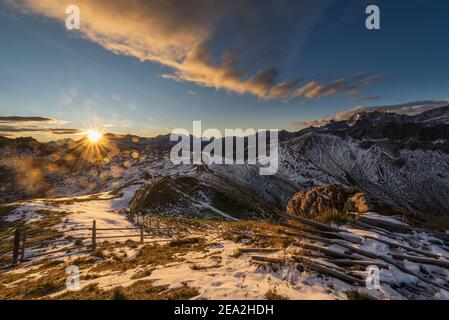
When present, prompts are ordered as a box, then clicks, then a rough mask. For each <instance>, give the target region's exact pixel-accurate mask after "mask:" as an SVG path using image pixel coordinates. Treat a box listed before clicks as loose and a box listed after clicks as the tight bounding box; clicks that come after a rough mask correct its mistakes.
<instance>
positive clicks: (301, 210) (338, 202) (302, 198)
mask: <svg viewBox="0 0 449 320" xmlns="http://www.w3.org/2000/svg"><path fill="white" fill-rule="evenodd" d="M333 209H336V210H338V211H342V212H356V213H365V212H368V211H370V210H372V207H371V202H370V201H369V199H368V197H367V196H366V195H365V194H364V193H360V192H357V191H356V190H353V189H350V188H345V187H343V186H340V185H333V184H332V185H325V186H318V187H313V188H311V189H309V190H307V191H300V192H298V193H296V194H295V195H294V196H293V199H292V200H291V201H290V202H289V204H288V205H287V213H288V214H292V215H298V216H302V217H305V218H309V219H314V218H317V217H318V216H319V215H320V214H321V213H322V212H324V211H328V210H333Z"/></svg>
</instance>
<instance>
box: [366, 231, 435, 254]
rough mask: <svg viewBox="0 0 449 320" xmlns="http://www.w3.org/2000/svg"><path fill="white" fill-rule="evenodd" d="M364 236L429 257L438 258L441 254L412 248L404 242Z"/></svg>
mask: <svg viewBox="0 0 449 320" xmlns="http://www.w3.org/2000/svg"><path fill="white" fill-rule="evenodd" d="M366 238H369V239H373V240H376V241H379V242H382V243H385V244H388V245H389V246H391V247H394V248H401V249H404V250H407V251H412V252H416V253H419V254H422V255H424V256H428V257H431V258H435V259H438V258H440V257H441V256H439V255H437V254H435V253H432V252H428V251H424V250H420V249H416V248H413V247H410V246H407V245H404V244H401V243H397V242H393V241H390V240H385V239H381V238H376V237H372V236H366Z"/></svg>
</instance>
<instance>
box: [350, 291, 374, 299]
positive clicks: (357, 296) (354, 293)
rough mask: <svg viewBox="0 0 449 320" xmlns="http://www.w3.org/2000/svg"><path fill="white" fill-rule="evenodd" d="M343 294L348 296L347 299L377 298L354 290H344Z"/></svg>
mask: <svg viewBox="0 0 449 320" xmlns="http://www.w3.org/2000/svg"><path fill="white" fill-rule="evenodd" d="M345 294H346V295H347V296H348V299H349V300H377V299H376V298H374V297H372V296H370V295H369V294H366V293H362V292H359V291H356V290H351V291H346V292H345Z"/></svg>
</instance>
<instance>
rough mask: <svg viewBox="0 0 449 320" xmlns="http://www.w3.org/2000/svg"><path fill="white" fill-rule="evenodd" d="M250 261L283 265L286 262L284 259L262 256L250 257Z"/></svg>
mask: <svg viewBox="0 0 449 320" xmlns="http://www.w3.org/2000/svg"><path fill="white" fill-rule="evenodd" d="M251 259H252V260H254V261H259V262H269V263H285V262H286V260H285V259H279V258H270V257H262V256H252V257H251Z"/></svg>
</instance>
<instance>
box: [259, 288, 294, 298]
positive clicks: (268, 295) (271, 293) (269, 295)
mask: <svg viewBox="0 0 449 320" xmlns="http://www.w3.org/2000/svg"><path fill="white" fill-rule="evenodd" d="M265 299H267V300H290V298H289V297H287V296H285V295H282V294H279V293H278V291H277V289H276V288H271V289H270V290H268V291H267V292H266V293H265Z"/></svg>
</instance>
